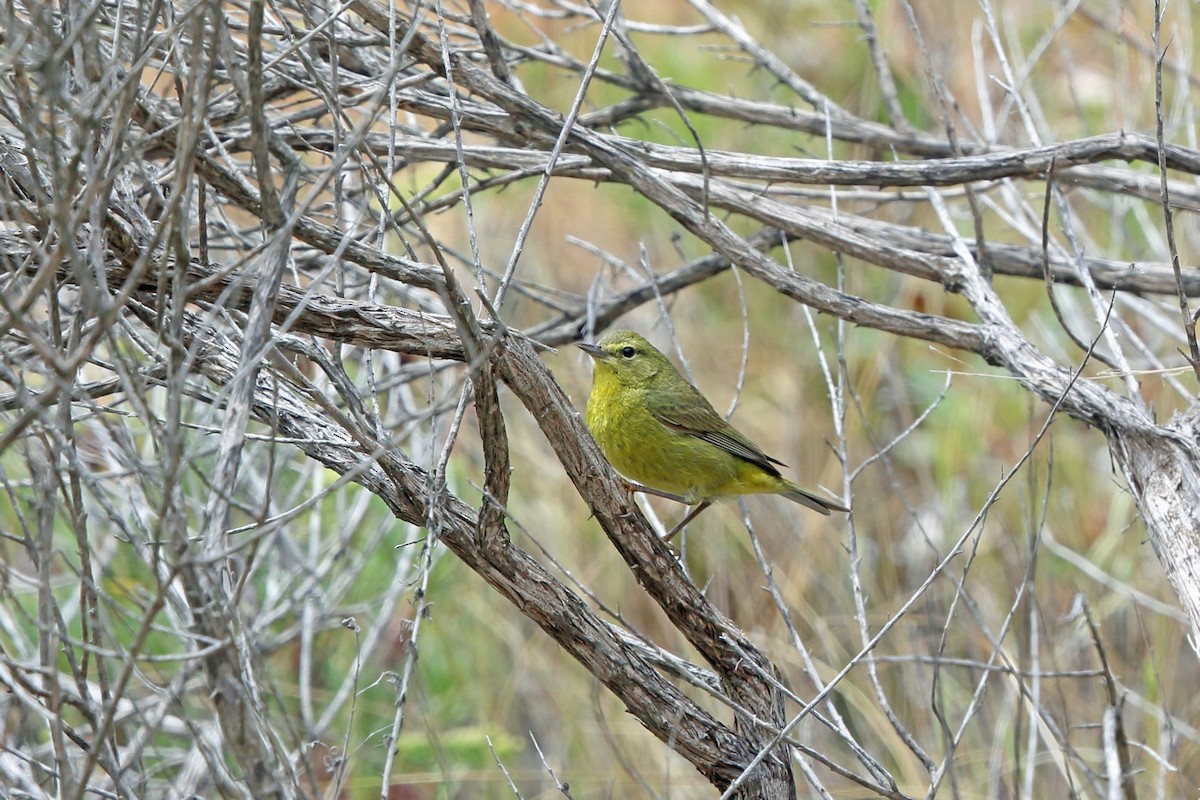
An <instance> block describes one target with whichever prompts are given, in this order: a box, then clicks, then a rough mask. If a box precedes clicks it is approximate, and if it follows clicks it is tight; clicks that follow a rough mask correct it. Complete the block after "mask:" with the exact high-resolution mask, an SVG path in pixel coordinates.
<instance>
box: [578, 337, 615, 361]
mask: <svg viewBox="0 0 1200 800" xmlns="http://www.w3.org/2000/svg"><path fill="white" fill-rule="evenodd" d="M575 346H576V347H578V348H579V349H580V350H582V351H583V352H585V353H587V354H588V355H589V356H591V357H592V358H594V359H596V360H597V361H603V360H604V359H606V358H608V353H607V352H606V351H605V350H603V349H602V348H599V347H597V346H596V345H594V344H588V343H587V342H579V343H578V344H576V345H575Z"/></svg>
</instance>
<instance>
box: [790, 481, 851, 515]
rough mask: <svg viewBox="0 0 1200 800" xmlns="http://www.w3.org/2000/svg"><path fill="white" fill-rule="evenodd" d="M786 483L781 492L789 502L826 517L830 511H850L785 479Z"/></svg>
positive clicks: (834, 501)
mask: <svg viewBox="0 0 1200 800" xmlns="http://www.w3.org/2000/svg"><path fill="white" fill-rule="evenodd" d="M784 482H785V483H786V484H787V486H786V488H784V490H783V491H781V492H780V494H781V495H783V496H784V497H786V498H787V499H788V500H792V501H793V502H796V503H799V504H800V505H802V506H807V507H809V508H811V509H812V510H813V511H819V512H821V513H822V514H824V515H825V516H829V512H830V511H849V510H850V509H848V508H846V507H845V506H844V505H842V504H841V503H839V502H837V501H836V500H828V499H826V498H824V497H819V496H817V495H815V494H813V493H812V492H810V491H807V490H806V489H801V488H800V487H799V486H797V485H796V484H794V483H792V482H791V481H789V480H787V479H786V478H785V479H784Z"/></svg>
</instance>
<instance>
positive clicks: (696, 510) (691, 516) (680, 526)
mask: <svg viewBox="0 0 1200 800" xmlns="http://www.w3.org/2000/svg"><path fill="white" fill-rule="evenodd" d="M711 505H712V503H710V502H708V501H707V500H705V501H704V502H702V503H701V504H700V505H698V506H696V507H695V508H693V509H692V510H691V511H689V512H688V513H687V516H686V517H684V518H683V519H682V520H681V521H680V523H679V524H678V525H676V526H675V527H674V528H672V529H671V532H670V533H668V534H667V535H666V536H664V537H663V538H662V540H663V541H664V542H669V541H671V540H672V539H673V538H675V535H676V534H678V533H679V532H680V531H681V530H683V529H684V528H685V527H686V526H687V524H688V523H689V522H691V521H692V520H694V519H695V518H696V517H698V516H700V512H701V511H703V510H704V509H706V508H708V507H709V506H711Z"/></svg>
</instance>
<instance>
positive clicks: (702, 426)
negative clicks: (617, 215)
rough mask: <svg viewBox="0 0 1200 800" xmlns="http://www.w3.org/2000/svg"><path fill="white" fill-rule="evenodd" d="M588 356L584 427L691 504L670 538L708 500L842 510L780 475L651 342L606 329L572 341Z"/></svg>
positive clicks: (636, 473)
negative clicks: (762, 500)
mask: <svg viewBox="0 0 1200 800" xmlns="http://www.w3.org/2000/svg"><path fill="white" fill-rule="evenodd" d="M578 346H579V348H580V349H581V350H583V352H585V353H587V354H588V355H589V356H591V357H592V359H593V360H594V361H595V368H594V369H593V371H592V393H591V395H590V396H589V397H588V403H587V426H588V430H590V431H591V432H592V436H594V437H596V442H597V443H598V444H599V445H600V449H601V450H603V451H604V455H605V456H606V457H607V458H608V460H609V463H611V464H612V465H613V467H614V468H616V470H617V471H618V472H620V473H621V474H622V475H624V476H625V477H627V478H631V479H632V480H635V481H637V482H638V483H640V484H642V485H641V486H636V487H635V489H637V490H638V491H649V492H650V493H651V494H659V495H662V496H664V497H671V498H673V499H675V500H680V501H682V502H685V503H687V504H688V505H693V504H698V505H697V507H696V508H695V509H693V510H692V512H691V513H689V514H688V515H687V516H686V517H684V519H683V521H682V522H680V523H679V525H677V526H676V527H675V529H674V530H672V531H671V532H670V533H669V534H667V537H666V538H667V539H670V538H671V537H672V536H674V535H675V534H676V533H678V532H679V531H680V530H682V529H683V526H684V525H686V524H687V523H688V522H690V521H691V520H692V519H693V518H694V517H695V516H696V515H697V514H699V513H700V512H701V511H703V510H704V509H705V508H707V507H708V506H709V505H710V504H711V503H712V502H713V501H714V500H717V499H720V498H724V497H734V496H737V495H742V494H758V493H768V494H779V495H783V496H784V497H786V498H788V499H789V500H794V501H795V502H797V503H799V504H800V505H803V506H807V507H809V508H811V509H813V510H815V511H819V512H821V513H822V514H829V512H830V511H849V509H848V508H846V507H845V506H843V505H841V504H840V503H838V502H837V501H835V500H828V499H826V498H824V497H820V496H818V495H815V494H813V493H812V492H809V491H807V490H805V489H801V488H800V487H799V486H797V485H796V484H794V483H792V482H791V481H789V480H788V479H787V478H785V477H783V476H782V475H781V474H780V473H779V470H778V469H777V467H776V465H778V466H785V465H784V464H783V463H782V462H780V461H777V460H775V459H774V458H771V457H770V456H768V455H767V454H766V453H764V452H763V451H762V450H761V449H759V447H758V446H757V445H755V444H754V442H752V441H750V440H749V439H747V438H746V437H745V436H744V435H743V434H742V433H741V432H740V431H738V430H737V429H736V428H734V427H733V426H732V425H730V424H729V423H728V422H726V421H725V419H724V418H723V417H722V416H721V415H720V414H718V413H717V412H716V411H715V410H714V409H713V407H712V404H711V403H709V402H708V400H707V399H705V397H704V395H702V394H700V390H699V389H697V388H696V387H695V386H692V384H690V383H688V382H687V380H686V379H685V378H684V377H683V376H682V375H680V374H679V371H678V370H676V369H675V365H674V364H672V363H671V361H670V360H669V359H668V358H667V357H666V356H665V355H663V354H662V352H661V351H659V350H658V349H657V348H656V347H654V345H652V344H650V343H649V342H647V341H646V340H645V339H644V338H642V337H641V336H639V335H638V334H636V333H634V332H633V331H613V332H611V333H609V334H608V335H607V336H605V337H604V338H603V339H601V340H600V342H599V343H598V344H594V345H593V344H580V345H578Z"/></svg>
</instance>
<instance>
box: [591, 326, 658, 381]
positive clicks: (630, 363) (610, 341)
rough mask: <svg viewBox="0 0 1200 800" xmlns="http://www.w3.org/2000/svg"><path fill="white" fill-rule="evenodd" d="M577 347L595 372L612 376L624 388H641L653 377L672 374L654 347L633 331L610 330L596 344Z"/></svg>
mask: <svg viewBox="0 0 1200 800" xmlns="http://www.w3.org/2000/svg"><path fill="white" fill-rule="evenodd" d="M577 346H578V347H579V349H580V350H582V351H583V352H585V353H587V354H588V355H589V356H591V357H592V359H593V360H594V361H595V362H596V371H597V373H599V374H608V375H610V376H612V377H615V378H616V379H617V380H618V381H620V382H621V384H623V385H625V386H644V385H647V384H649V383H650V382H651V381H652V380H653V379H654V377H655V376H656V375H659V374H663V375H671V374H674V372H675V367H674V366H673V365H672V364H671V362H670V360H668V359H667V357H666V356H665V355H663V354H662V352H661V351H660V350H659V349H658V348H657V347H655V346H654V345H652V344H650V343H649V342H647V341H646V340H645V339H644V338H642V337H641V336H639V335H638V334H636V333H634V332H633V331H612V332H611V333H609V334H607V335H605V336H604V338H603V339H601V340H600V341H599V342H597V343H596V344H579V345H577Z"/></svg>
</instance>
